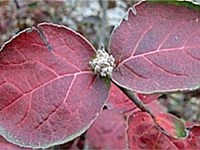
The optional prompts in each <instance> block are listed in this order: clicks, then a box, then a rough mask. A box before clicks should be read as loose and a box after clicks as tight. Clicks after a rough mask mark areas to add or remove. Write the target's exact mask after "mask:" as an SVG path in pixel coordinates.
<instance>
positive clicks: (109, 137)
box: [86, 110, 127, 149]
mask: <svg viewBox="0 0 200 150" xmlns="http://www.w3.org/2000/svg"><path fill="white" fill-rule="evenodd" d="M126 139H127V137H126V122H125V118H124V117H123V115H122V114H120V113H117V112H114V111H110V110H104V111H103V112H102V113H101V114H100V115H99V117H98V118H97V120H95V122H94V124H92V126H91V127H90V128H89V130H88V131H87V134H86V143H87V144H88V148H89V149H126V147H127V143H126Z"/></svg>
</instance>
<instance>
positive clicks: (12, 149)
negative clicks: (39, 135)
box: [0, 137, 31, 150]
mask: <svg viewBox="0 0 200 150" xmlns="http://www.w3.org/2000/svg"><path fill="white" fill-rule="evenodd" d="M0 149H1V150H31V149H25V148H20V147H18V146H16V145H14V144H11V143H8V142H7V141H6V140H5V139H3V138H2V137H0Z"/></svg>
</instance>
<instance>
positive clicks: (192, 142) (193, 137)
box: [186, 126, 200, 149]
mask: <svg viewBox="0 0 200 150" xmlns="http://www.w3.org/2000/svg"><path fill="white" fill-rule="evenodd" d="M187 142H188V145H187V147H186V149H200V126H193V127H192V129H191V130H190V135H189V138H188V139H187Z"/></svg>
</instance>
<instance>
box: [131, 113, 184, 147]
mask: <svg viewBox="0 0 200 150" xmlns="http://www.w3.org/2000/svg"><path fill="white" fill-rule="evenodd" d="M128 124H129V128H128V142H129V147H130V148H131V149H174V150H177V149H184V148H185V146H186V145H187V142H186V141H185V140H179V141H178V140H176V139H173V138H171V137H168V136H166V135H165V134H163V133H161V132H160V131H159V130H158V129H157V128H156V127H155V124H154V122H153V120H152V118H151V117H150V115H149V114H147V113H144V112H138V113H135V114H134V115H133V116H131V117H130V118H129V122H128Z"/></svg>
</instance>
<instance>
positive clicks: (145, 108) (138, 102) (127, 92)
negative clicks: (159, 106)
mask: <svg viewBox="0 0 200 150" xmlns="http://www.w3.org/2000/svg"><path fill="white" fill-rule="evenodd" d="M111 81H112V83H114V84H115V85H116V86H117V87H118V88H119V89H120V90H121V91H122V92H123V93H124V94H125V95H126V96H127V97H128V98H129V99H130V100H131V101H132V102H133V103H134V104H135V105H136V106H137V107H138V108H139V109H140V110H141V111H143V112H147V113H148V114H149V115H150V116H151V117H152V119H153V121H154V123H155V127H156V128H157V129H158V130H159V131H160V132H162V133H163V134H165V135H167V136H171V135H170V134H169V133H168V132H167V131H166V130H165V129H163V128H162V127H161V126H160V125H159V124H158V123H157V121H156V117H155V115H154V114H153V112H152V111H151V109H150V108H149V107H148V106H146V105H145V104H144V103H143V102H142V101H141V100H140V99H139V97H137V96H136V95H135V93H134V92H133V91H131V90H129V89H127V88H124V87H122V86H120V85H119V84H117V83H115V82H114V81H113V80H112V79H111Z"/></svg>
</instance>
